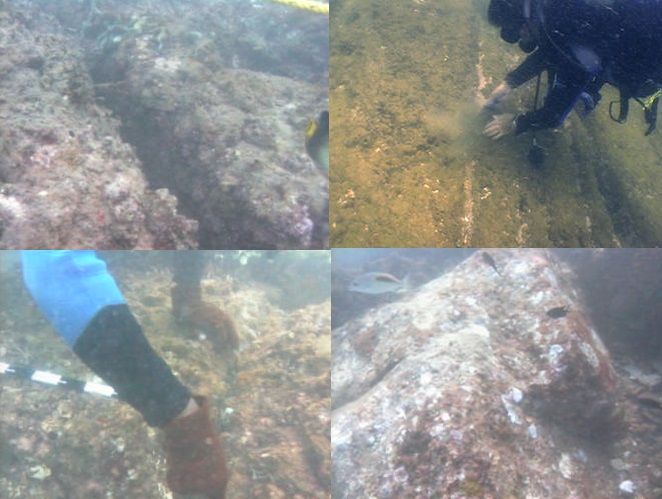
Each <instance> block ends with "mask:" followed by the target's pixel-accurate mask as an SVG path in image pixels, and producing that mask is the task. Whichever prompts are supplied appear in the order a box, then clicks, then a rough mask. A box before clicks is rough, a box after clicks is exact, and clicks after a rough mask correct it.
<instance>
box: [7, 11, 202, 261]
mask: <svg viewBox="0 0 662 499" xmlns="http://www.w3.org/2000/svg"><path fill="white" fill-rule="evenodd" d="M27 26H29V29H28V28H27ZM0 32H2V33H3V34H4V35H3V36H5V37H6V39H8V40H9V39H11V40H12V43H11V44H10V45H7V46H6V47H5V48H4V49H3V61H2V62H1V63H0V73H2V75H3V92H2V98H1V99H0V116H2V123H3V125H2V128H1V129H0V149H2V150H3V151H4V152H3V154H2V158H1V159H0V248H4V249H15V248H51V249H52V248H82V247H84V248H115V249H190V248H194V247H196V238H197V225H196V222H195V221H193V220H190V219H187V218H185V217H183V216H181V215H179V214H178V212H177V200H176V199H175V198H174V197H173V196H172V195H171V194H170V193H169V192H168V191H167V190H161V191H159V192H154V191H153V190H151V189H150V188H149V187H148V185H147V182H146V180H145V177H144V176H143V173H142V171H141V169H140V166H141V163H140V160H139V159H138V158H137V157H136V155H135V153H134V152H133V150H132V149H131V147H130V146H128V145H127V144H125V143H124V142H123V140H122V138H121V137H120V133H119V123H118V121H117V120H116V119H114V118H112V117H111V116H110V112H109V111H107V110H105V109H104V108H102V107H101V106H100V105H99V104H98V103H97V101H96V100H95V98H94V90H93V83H92V80H91V78H90V77H89V75H88V73H87V70H86V68H85V66H84V64H83V52H82V51H81V50H80V49H79V48H77V47H76V46H74V45H72V42H71V38H70V35H69V34H68V33H67V32H66V31H65V30H64V29H62V28H61V27H59V25H58V23H57V21H55V19H54V18H53V17H52V16H50V15H48V14H47V13H45V12H44V11H43V10H42V9H41V7H40V6H39V5H38V4H36V3H35V4H31V3H29V2H23V3H22V4H21V7H20V9H19V8H18V7H16V8H14V9H10V10H9V11H8V12H6V13H3V15H2V16H0Z"/></svg>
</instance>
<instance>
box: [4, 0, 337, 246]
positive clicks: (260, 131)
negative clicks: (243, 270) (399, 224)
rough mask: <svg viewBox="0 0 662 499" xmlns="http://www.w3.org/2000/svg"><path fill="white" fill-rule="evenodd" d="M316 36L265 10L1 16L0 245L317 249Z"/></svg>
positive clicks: (319, 75)
mask: <svg viewBox="0 0 662 499" xmlns="http://www.w3.org/2000/svg"><path fill="white" fill-rule="evenodd" d="M327 40H328V18H327V17H326V16H321V15H317V14H313V13H309V12H305V11H299V10H298V9H294V8H291V7H285V6H282V5H276V4H274V5H272V4H270V3H269V4H265V5H262V4H261V3H259V4H258V3H256V2H233V1H224V2H213V3H210V2H205V1H201V0H192V1H188V2H183V1H182V2H180V1H168V2H155V1H152V0H141V1H138V2H133V3H130V4H127V3H126V2H122V1H119V0H104V1H101V0H99V1H91V2H80V1H78V0H63V1H61V2H39V1H38V0H21V1H20V2H12V4H8V5H7V6H3V7H2V10H0V44H2V45H3V58H2V59H3V60H2V61H1V62H0V76H1V83H0V85H2V97H1V98H0V117H1V118H2V125H0V151H2V152H3V154H2V155H0V247H4V248H26V247H30V248H62V247H67V248H73V247H88V248H89V247H92V248H110V249H129V248H130V249H133V248H137V249H144V248H153V249H187V248H192V247H200V248H203V249H218V248H227V249H237V248H241V249H249V248H260V249H310V248H322V247H324V246H325V245H326V244H327V233H328V181H327V179H326V176H325V175H324V174H322V173H321V172H319V171H317V169H316V168H315V167H314V166H313V165H312V161H311V160H310V159H309V158H308V157H307V156H306V153H305V151H304V131H305V129H306V125H307V122H308V120H309V119H310V118H312V117H313V116H314V115H315V113H316V112H318V111H320V110H321V109H324V108H327V107H328V104H327V101H328V85H327V80H328V71H327V69H326V68H327V66H328V44H327ZM181 213H184V214H185V216H184V215H182V214H181Z"/></svg>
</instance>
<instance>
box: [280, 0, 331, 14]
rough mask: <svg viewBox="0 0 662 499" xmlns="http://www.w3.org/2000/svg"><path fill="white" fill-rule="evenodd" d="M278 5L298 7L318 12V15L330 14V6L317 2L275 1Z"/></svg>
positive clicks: (299, 0)
mask: <svg viewBox="0 0 662 499" xmlns="http://www.w3.org/2000/svg"><path fill="white" fill-rule="evenodd" d="M273 1H274V2H277V3H282V4H285V5H289V6H291V7H296V8H297V9H304V10H309V11H311V12H317V13H318V14H327V15H328V14H329V4H328V3H322V2H316V1H314V0H273Z"/></svg>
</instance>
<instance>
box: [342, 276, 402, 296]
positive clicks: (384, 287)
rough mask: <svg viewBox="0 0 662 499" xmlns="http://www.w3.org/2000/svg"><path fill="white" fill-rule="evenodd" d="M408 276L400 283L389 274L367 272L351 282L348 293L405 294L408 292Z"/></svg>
mask: <svg viewBox="0 0 662 499" xmlns="http://www.w3.org/2000/svg"><path fill="white" fill-rule="evenodd" d="M409 289H410V286H409V274H407V276H406V277H405V278H404V279H403V280H402V281H401V280H400V279H398V278H397V277H394V276H392V275H391V274H385V273H383V272H368V273H367V274H363V275H361V276H359V277H357V278H355V279H354V280H353V281H352V284H350V286H349V290H350V291H354V292H355V293H364V294H367V295H381V294H383V293H406V292H407V291H409Z"/></svg>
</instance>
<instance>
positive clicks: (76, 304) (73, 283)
mask: <svg viewBox="0 0 662 499" xmlns="http://www.w3.org/2000/svg"><path fill="white" fill-rule="evenodd" d="M21 260H22V266H23V280H24V281H25V285H26V286H27V288H28V290H29V291H30V294H31V295H32V297H33V298H34V300H35V302H36V303H37V305H38V306H39V308H40V309H41V311H42V312H43V313H44V315H45V316H46V318H47V319H48V320H49V321H50V323H51V324H52V325H53V327H54V328H55V329H56V330H57V332H58V333H60V335H61V336H62V338H64V340H65V341H66V342H67V344H68V345H69V346H70V347H73V346H74V344H75V343H76V340H77V339H78V337H79V336H80V334H81V333H82V332H83V330H84V329H85V328H86V327H87V325H88V324H89V323H90V322H91V321H92V319H93V318H94V317H95V316H96V315H97V313H98V312H99V311H100V310H101V309H102V308H104V307H106V306H108V305H118V304H123V303H125V300H124V297H123V296H122V293H121V292H120V290H119V288H118V287H117V284H116V283H115V280H114V279H113V278H112V276H111V275H110V274H109V273H108V271H107V268H106V263H105V262H104V261H103V260H100V259H99V258H98V257H97V256H96V253H95V252H94V251H88V250H80V251H22V252H21Z"/></svg>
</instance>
